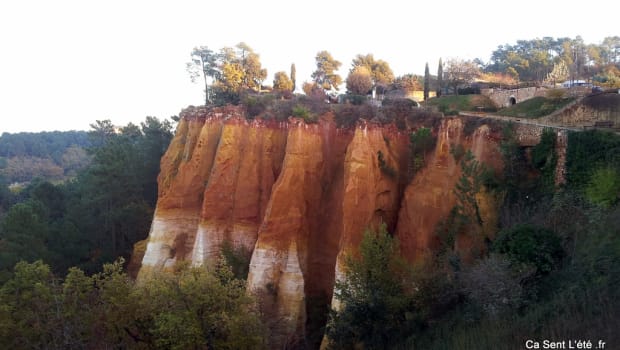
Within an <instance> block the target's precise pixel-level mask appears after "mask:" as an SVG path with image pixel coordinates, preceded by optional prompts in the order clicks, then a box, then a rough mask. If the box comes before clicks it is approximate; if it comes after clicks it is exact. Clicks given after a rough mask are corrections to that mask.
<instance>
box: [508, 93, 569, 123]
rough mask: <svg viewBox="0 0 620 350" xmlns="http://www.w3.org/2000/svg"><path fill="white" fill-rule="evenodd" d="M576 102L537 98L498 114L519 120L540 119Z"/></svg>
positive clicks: (563, 99)
mask: <svg viewBox="0 0 620 350" xmlns="http://www.w3.org/2000/svg"><path fill="white" fill-rule="evenodd" d="M574 100H575V99H574V98H559V99H554V98H547V97H543V96H537V97H534V98H531V99H529V100H525V101H523V102H519V103H517V104H515V105H512V106H510V107H507V108H504V109H501V110H500V111H499V112H498V114H499V115H504V116H507V117H517V118H539V117H544V116H546V115H549V114H551V113H553V112H555V111H557V110H559V109H561V108H562V107H564V106H566V105H568V104H569V103H571V102H572V101H574Z"/></svg>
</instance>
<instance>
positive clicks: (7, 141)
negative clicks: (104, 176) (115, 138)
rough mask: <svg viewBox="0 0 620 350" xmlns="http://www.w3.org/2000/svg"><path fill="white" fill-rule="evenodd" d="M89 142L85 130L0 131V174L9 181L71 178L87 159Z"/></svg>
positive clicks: (85, 163) (83, 165) (86, 162)
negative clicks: (14, 132) (10, 132)
mask: <svg viewBox="0 0 620 350" xmlns="http://www.w3.org/2000/svg"><path fill="white" fill-rule="evenodd" d="M89 145H90V144H89V140H88V136H87V134H86V132H85V131H64V132H62V131H52V132H40V133H26V132H21V133H16V134H9V133H3V134H2V136H0V175H2V176H3V177H4V179H5V180H6V181H8V182H9V183H16V182H29V181H31V180H33V179H34V178H36V177H41V178H44V179H47V180H49V181H62V180H67V179H70V178H72V177H75V176H76V174H77V172H78V171H79V170H81V169H83V168H84V167H86V166H87V165H88V163H89V162H90V157H89V156H88V154H87V151H86V149H87V148H88V147H89Z"/></svg>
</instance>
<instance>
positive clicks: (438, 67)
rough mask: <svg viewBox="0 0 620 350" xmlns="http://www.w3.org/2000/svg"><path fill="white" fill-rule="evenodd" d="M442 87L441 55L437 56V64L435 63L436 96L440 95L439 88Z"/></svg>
mask: <svg viewBox="0 0 620 350" xmlns="http://www.w3.org/2000/svg"><path fill="white" fill-rule="evenodd" d="M442 89H443V63H442V62H441V57H439V64H438V65H437V96H441V90H442Z"/></svg>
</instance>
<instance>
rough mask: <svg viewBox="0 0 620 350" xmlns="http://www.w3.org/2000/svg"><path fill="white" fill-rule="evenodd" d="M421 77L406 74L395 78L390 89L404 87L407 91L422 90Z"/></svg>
mask: <svg viewBox="0 0 620 350" xmlns="http://www.w3.org/2000/svg"><path fill="white" fill-rule="evenodd" d="M421 86H422V85H421V84H420V77H418V76H417V75H414V74H405V75H402V76H400V77H397V78H396V79H394V82H393V83H392V84H391V85H390V89H402V90H404V91H406V92H412V91H416V90H420V88H421Z"/></svg>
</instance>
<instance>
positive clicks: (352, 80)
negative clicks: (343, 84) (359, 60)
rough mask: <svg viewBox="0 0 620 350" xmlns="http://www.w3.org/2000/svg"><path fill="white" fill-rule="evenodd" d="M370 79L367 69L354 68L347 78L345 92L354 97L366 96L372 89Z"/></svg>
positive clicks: (362, 67) (361, 67)
mask: <svg viewBox="0 0 620 350" xmlns="http://www.w3.org/2000/svg"><path fill="white" fill-rule="evenodd" d="M372 86H373V83H372V77H371V74H370V72H369V71H368V68H366V67H364V66H358V67H355V68H354V69H353V70H352V71H351V73H349V76H348V77H347V90H348V91H349V92H351V93H353V94H355V95H366V94H368V92H369V91H370V89H371V88H372Z"/></svg>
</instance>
